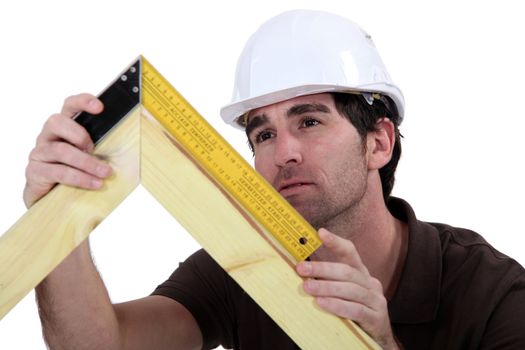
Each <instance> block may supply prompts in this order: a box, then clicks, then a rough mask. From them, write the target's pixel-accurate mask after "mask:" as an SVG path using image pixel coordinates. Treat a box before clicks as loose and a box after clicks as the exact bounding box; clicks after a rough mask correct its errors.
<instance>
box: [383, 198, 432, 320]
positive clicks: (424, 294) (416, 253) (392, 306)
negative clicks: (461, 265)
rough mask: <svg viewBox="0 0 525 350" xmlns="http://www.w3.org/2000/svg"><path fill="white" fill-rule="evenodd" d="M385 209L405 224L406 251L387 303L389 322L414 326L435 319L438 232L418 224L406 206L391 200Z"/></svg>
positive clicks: (393, 199) (404, 203) (421, 223)
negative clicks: (398, 275)
mask: <svg viewBox="0 0 525 350" xmlns="http://www.w3.org/2000/svg"><path fill="white" fill-rule="evenodd" d="M387 205H388V209H389V210H390V212H391V213H392V215H393V216H394V217H396V218H397V219H399V220H401V221H404V222H406V223H407V224H408V232H409V233H408V251H407V256H406V259H405V264H404V266H403V269H402V272H401V276H400V279H399V282H398V286H397V289H396V291H395V293H394V296H393V298H392V299H391V300H390V301H389V303H388V310H389V314H390V321H391V322H392V323H405V324H417V323H424V322H429V321H432V320H434V319H435V318H436V314H437V311H438V306H439V297H440V290H441V288H440V287H441V255H442V253H441V241H440V238H439V232H438V230H437V229H436V228H435V227H433V226H432V225H430V224H427V223H424V222H421V221H418V220H417V219H416V215H415V213H414V211H413V210H412V208H411V207H410V205H409V204H408V203H407V202H405V201H404V200H402V199H399V198H395V197H391V198H390V199H389V201H388V204H387Z"/></svg>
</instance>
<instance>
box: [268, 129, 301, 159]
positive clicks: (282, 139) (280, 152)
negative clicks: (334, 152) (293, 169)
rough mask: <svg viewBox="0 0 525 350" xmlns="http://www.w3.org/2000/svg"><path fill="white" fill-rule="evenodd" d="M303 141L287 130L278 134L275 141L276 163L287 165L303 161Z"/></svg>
mask: <svg viewBox="0 0 525 350" xmlns="http://www.w3.org/2000/svg"><path fill="white" fill-rule="evenodd" d="M301 152H302V147H301V142H300V140H298V139H297V138H296V137H294V136H293V135H291V134H289V133H287V132H281V133H279V134H278V135H277V137H276V141H275V156H274V157H275V164H276V165H277V166H280V167H282V166H285V165H287V164H289V163H297V164H299V163H301V162H302V161H303V157H302V153H301Z"/></svg>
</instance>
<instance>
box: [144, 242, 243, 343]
mask: <svg viewBox="0 0 525 350" xmlns="http://www.w3.org/2000/svg"><path fill="white" fill-rule="evenodd" d="M236 286H237V285H236V284H235V282H234V281H233V280H232V279H231V278H230V277H229V276H228V274H226V273H225V272H224V270H223V269H222V268H221V267H220V265H218V264H217V263H216V262H215V261H214V260H213V259H212V258H211V256H210V255H208V253H206V252H205V251H204V250H202V249H201V250H199V251H197V252H195V253H194V254H193V255H191V256H190V257H189V258H188V259H187V260H186V261H184V262H183V263H181V264H180V265H179V267H178V268H177V269H176V270H175V271H174V272H173V274H172V275H171V276H170V278H169V279H168V280H167V281H165V282H164V283H162V284H161V285H159V286H158V287H157V288H156V289H155V291H154V292H153V293H152V295H162V296H166V297H169V298H172V299H174V300H176V301H178V302H179V303H181V304H182V305H184V306H185V307H186V308H187V309H188V310H189V311H190V313H191V314H192V315H193V317H194V318H195V320H196V321H197V323H198V325H199V327H200V330H201V333H202V336H203V347H202V348H203V349H213V348H216V347H217V346H219V345H222V346H223V347H225V348H231V347H232V343H233V341H232V340H233V333H234V329H235V327H234V324H235V312H234V309H235V305H234V304H233V301H234V300H235V298H234V297H232V294H231V293H235V292H236V290H235V289H236Z"/></svg>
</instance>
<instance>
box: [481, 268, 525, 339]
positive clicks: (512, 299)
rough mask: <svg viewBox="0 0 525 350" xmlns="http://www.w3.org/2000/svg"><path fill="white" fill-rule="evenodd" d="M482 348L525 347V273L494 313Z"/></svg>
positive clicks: (515, 282) (513, 285)
mask: <svg viewBox="0 0 525 350" xmlns="http://www.w3.org/2000/svg"><path fill="white" fill-rule="evenodd" d="M480 349H525V274H524V273H521V274H520V275H519V276H518V278H517V279H516V280H515V281H514V283H513V284H512V286H511V288H510V289H509V291H508V293H507V294H506V295H505V296H504V297H503V298H502V300H501V301H500V303H499V304H498V306H497V307H496V308H495V310H494V312H493V313H492V315H491V317H490V319H489V322H488V323H487V328H486V331H485V334H484V336H483V340H482V343H481V346H480Z"/></svg>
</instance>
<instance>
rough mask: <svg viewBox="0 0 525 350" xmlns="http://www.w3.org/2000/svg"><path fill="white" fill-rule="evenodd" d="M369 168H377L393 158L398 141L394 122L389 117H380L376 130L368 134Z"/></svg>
mask: <svg viewBox="0 0 525 350" xmlns="http://www.w3.org/2000/svg"><path fill="white" fill-rule="evenodd" d="M366 141H367V144H366V145H367V157H368V170H377V169H381V168H382V167H383V166H385V165H386V164H387V163H388V162H389V161H390V159H391V158H392V152H393V150H394V145H395V142H396V135H395V127H394V123H392V121H391V120H390V119H388V118H382V119H379V120H378V121H377V122H376V125H375V130H374V131H369V132H368V134H367V136H366Z"/></svg>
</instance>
